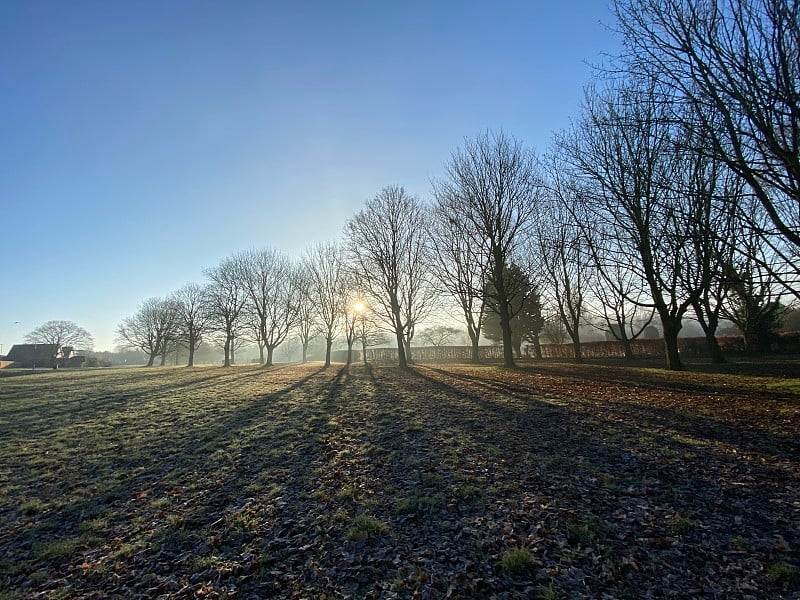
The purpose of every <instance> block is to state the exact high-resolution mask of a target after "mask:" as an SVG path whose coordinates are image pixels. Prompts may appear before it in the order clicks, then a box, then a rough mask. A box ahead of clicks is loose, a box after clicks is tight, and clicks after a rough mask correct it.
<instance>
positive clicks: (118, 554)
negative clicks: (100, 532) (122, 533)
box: [110, 542, 133, 560]
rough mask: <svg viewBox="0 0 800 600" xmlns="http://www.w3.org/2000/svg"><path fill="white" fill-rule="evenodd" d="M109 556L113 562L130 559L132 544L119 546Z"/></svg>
mask: <svg viewBox="0 0 800 600" xmlns="http://www.w3.org/2000/svg"><path fill="white" fill-rule="evenodd" d="M110 556H111V558H113V559H114V560H120V559H123V558H126V559H127V558H130V557H131V556H133V544H129V543H127V542H125V543H123V544H121V545H120V547H119V548H117V549H116V550H114V551H113V552H112V553H111V555H110Z"/></svg>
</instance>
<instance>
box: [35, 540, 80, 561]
mask: <svg viewBox="0 0 800 600" xmlns="http://www.w3.org/2000/svg"><path fill="white" fill-rule="evenodd" d="M78 544H79V540H78V539H76V538H63V539H57V540H48V541H46V542H34V544H33V554H34V556H36V558H39V559H41V560H56V559H61V558H67V557H69V556H71V555H72V554H73V553H74V552H75V550H76V549H77V547H78Z"/></svg>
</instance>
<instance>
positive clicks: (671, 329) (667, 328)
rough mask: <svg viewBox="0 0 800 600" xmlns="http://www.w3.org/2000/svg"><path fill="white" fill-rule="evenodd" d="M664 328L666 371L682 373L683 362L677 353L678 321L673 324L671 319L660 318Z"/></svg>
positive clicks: (679, 328) (679, 324) (679, 327)
mask: <svg viewBox="0 0 800 600" xmlns="http://www.w3.org/2000/svg"><path fill="white" fill-rule="evenodd" d="M661 325H662V326H663V327H664V350H665V352H666V355H667V369H669V370H670V371H683V362H681V355H680V353H679V352H678V333H679V332H680V330H681V323H680V320H678V322H677V323H676V322H675V319H673V318H671V317H664V316H662V317H661Z"/></svg>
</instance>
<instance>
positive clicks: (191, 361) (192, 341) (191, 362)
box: [186, 337, 197, 367]
mask: <svg viewBox="0 0 800 600" xmlns="http://www.w3.org/2000/svg"><path fill="white" fill-rule="evenodd" d="M196 341H197V340H195V339H194V338H193V337H189V364H187V365H186V366H187V367H193V366H194V347H195V345H196V344H195V342H196Z"/></svg>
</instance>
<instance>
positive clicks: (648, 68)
mask: <svg viewBox="0 0 800 600" xmlns="http://www.w3.org/2000/svg"><path fill="white" fill-rule="evenodd" d="M614 8H615V10H616V14H617V18H618V21H619V25H620V28H621V30H622V33H623V34H624V40H625V46H626V50H627V52H626V54H625V56H624V58H625V59H626V60H627V63H628V66H629V68H631V69H632V70H634V71H636V72H645V73H646V74H647V75H648V76H650V77H655V78H658V80H659V81H661V82H662V83H664V84H666V85H668V86H669V87H670V88H671V89H672V90H673V91H674V92H676V96H677V98H676V101H675V103H679V104H685V105H688V106H689V107H690V108H691V110H692V111H693V113H694V117H695V122H696V124H697V126H699V127H700V128H701V130H702V133H703V136H702V138H701V139H702V141H703V144H702V145H700V146H698V147H697V150H698V151H699V152H701V153H704V154H711V155H712V156H714V157H718V158H719V159H721V160H722V161H724V162H725V164H726V165H727V166H728V167H729V168H730V169H731V170H733V171H734V172H735V173H737V174H738V175H739V176H740V177H741V178H742V179H744V180H745V181H746V182H747V184H748V185H749V187H750V189H751V190H752V191H753V193H754V194H755V196H756V197H757V198H758V200H759V202H760V203H761V205H762V206H763V207H764V209H765V211H766V213H767V214H768V215H769V221H770V223H771V228H774V229H775V230H776V231H777V232H779V233H780V235H781V236H783V237H784V238H785V240H787V241H788V243H789V244H790V245H791V246H793V247H794V252H793V254H794V256H795V257H796V256H797V251H798V249H800V160H798V156H800V109H798V107H800V5H798V3H797V1H796V0H615V1H614ZM679 110H681V109H679ZM767 232H768V230H767ZM794 266H795V274H796V273H797V271H798V269H797V264H795V265H794ZM797 293H798V291H797V290H795V294H797Z"/></svg>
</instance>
